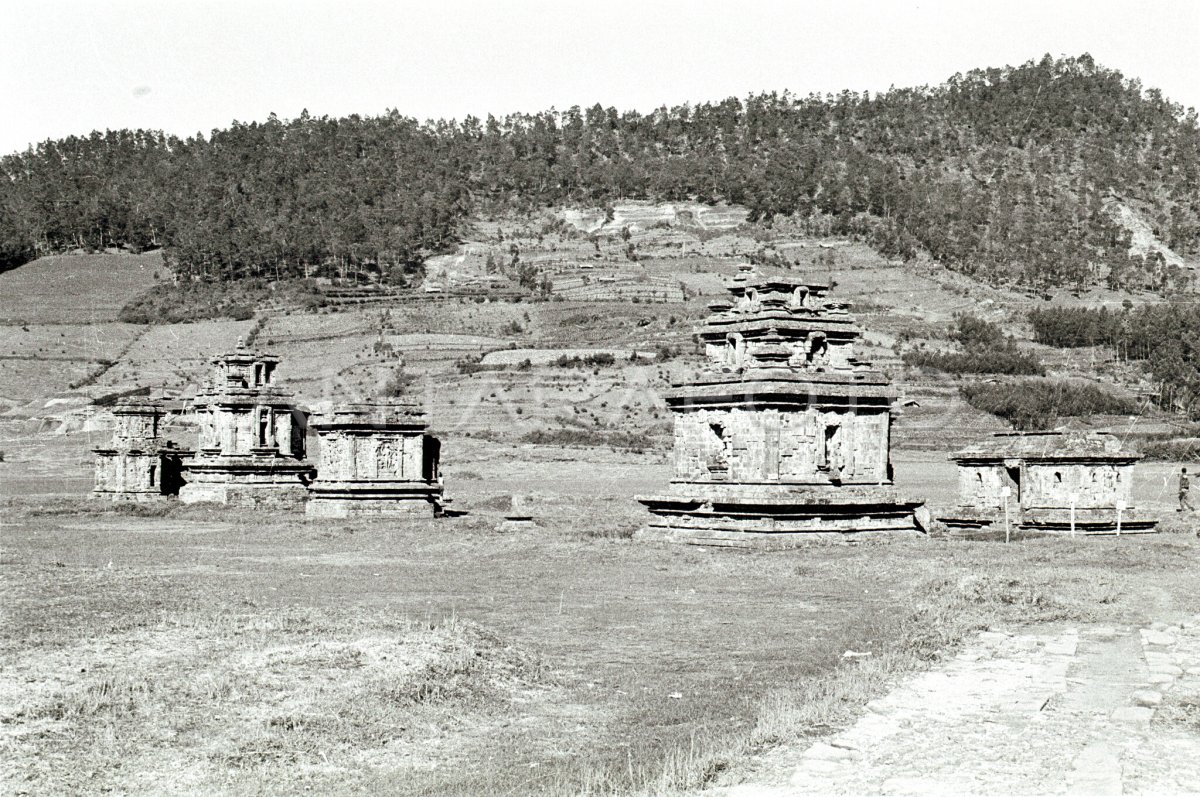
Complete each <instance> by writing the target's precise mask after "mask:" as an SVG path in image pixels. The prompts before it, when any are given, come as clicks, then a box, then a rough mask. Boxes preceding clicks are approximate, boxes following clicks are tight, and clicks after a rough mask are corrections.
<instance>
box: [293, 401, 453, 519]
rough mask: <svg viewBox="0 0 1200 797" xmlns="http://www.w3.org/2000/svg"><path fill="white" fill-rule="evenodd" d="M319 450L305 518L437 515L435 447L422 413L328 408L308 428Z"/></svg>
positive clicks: (379, 406)
mask: <svg viewBox="0 0 1200 797" xmlns="http://www.w3.org/2000/svg"><path fill="white" fill-rule="evenodd" d="M312 428H313V429H315V430H316V432H317V439H318V445H319V447H320V459H319V467H318V470H317V474H318V476H317V479H316V480H315V481H314V482H312V484H310V485H309V491H310V497H309V501H308V508H307V511H308V514H309V515H312V516H315V517H348V516H350V515H414V514H416V515H421V514H424V515H428V514H433V515H440V514H441V512H442V483H441V476H440V474H439V473H438V459H439V456H440V453H441V444H440V443H439V441H438V439H437V438H436V437H431V436H430V435H428V434H426V428H427V427H426V423H425V414H424V413H423V412H422V411H421V410H420V408H418V407H416V406H415V405H412V404H403V403H399V402H395V401H387V402H373V403H360V404H347V405H343V406H339V407H334V408H333V410H332V411H331V412H330V413H329V414H328V415H326V416H324V417H322V418H320V419H319V420H318V421H316V422H314V423H313V424H312Z"/></svg>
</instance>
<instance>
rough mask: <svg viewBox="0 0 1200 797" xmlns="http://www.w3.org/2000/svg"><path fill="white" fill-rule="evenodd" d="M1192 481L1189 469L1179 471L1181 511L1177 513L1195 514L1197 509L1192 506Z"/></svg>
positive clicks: (1178, 510)
mask: <svg viewBox="0 0 1200 797" xmlns="http://www.w3.org/2000/svg"><path fill="white" fill-rule="evenodd" d="M1191 490H1192V480H1191V479H1189V478H1188V474H1187V468H1180V469H1179V509H1177V510H1176V511H1177V512H1185V511H1186V512H1195V511H1196V507H1194V506H1192V496H1191V495H1190V493H1191Z"/></svg>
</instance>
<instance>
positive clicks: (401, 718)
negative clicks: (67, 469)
mask: <svg viewBox="0 0 1200 797" xmlns="http://www.w3.org/2000/svg"><path fill="white" fill-rule="evenodd" d="M459 448H460V449H461V453H462V458H461V459H458V461H457V463H456V464H455V465H453V466H451V467H450V469H449V471H448V474H447V481H448V485H449V487H450V491H451V493H452V495H453V496H454V497H455V499H456V500H455V502H454V504H453V505H452V506H453V507H454V508H456V509H457V510H459V511H461V512H464V513H465V514H463V515H461V516H458V517H452V518H446V519H441V520H436V521H435V520H432V519H431V520H427V521H406V522H366V521H323V522H318V523H314V522H309V521H306V520H305V519H304V517H303V516H301V515H286V514H283V515H275V516H270V517H267V518H255V517H246V516H240V515H239V514H238V513H237V512H223V511H218V510H211V509H202V508H195V507H190V508H185V507H176V508H173V509H170V510H167V511H165V512H161V513H160V512H156V511H153V510H151V511H150V512H149V513H148V512H147V511H146V510H140V511H137V510H135V511H133V512H130V511H111V510H109V511H102V510H100V509H97V507H96V506H94V505H91V504H89V503H87V502H84V501H72V500H70V499H65V498H51V497H47V498H42V499H33V498H20V499H7V501H8V503H6V504H5V505H4V506H3V507H2V510H0V511H3V517H4V524H3V526H2V527H0V534H2V544H3V559H2V560H0V576H2V577H0V599H2V600H3V605H4V606H5V607H6V610H5V611H6V618H5V623H4V624H3V637H2V648H0V665H2V666H3V671H4V673H5V678H4V679H3V683H2V686H0V689H2V690H3V691H2V692H0V705H3V706H5V708H4V709H3V711H4V716H3V717H2V718H0V728H3V735H2V736H0V739H2V742H0V743H2V744H3V748H4V749H3V750H0V758H3V760H4V761H5V762H6V764H5V765H4V766H5V767H6V769H5V771H4V780H5V783H6V786H5V790H6V792H7V793H14V794H17V793H30V794H48V793H62V792H72V791H74V792H83V793H98V792H101V791H105V790H112V791H117V792H134V793H154V794H161V793H180V794H183V793H186V794H196V793H199V794H226V793H237V794H262V793H267V794H287V793H293V792H296V791H301V790H304V789H310V790H312V791H315V792H324V793H331V792H336V793H368V794H413V795H442V794H462V795H468V794H471V795H476V794H482V795H492V794H495V795H500V794H580V793H583V794H626V793H661V794H671V793H676V792H678V791H680V790H685V789H688V788H695V787H697V786H699V785H702V784H703V783H706V782H709V781H711V780H712V779H713V778H716V777H718V776H721V777H724V778H733V779H736V772H737V769H738V767H739V766H741V762H742V761H744V759H745V756H746V755H747V754H749V753H751V752H753V751H755V750H757V749H762V748H764V747H767V746H770V745H773V744H776V743H779V742H781V741H785V740H788V739H794V738H798V737H804V736H815V735H821V734H823V733H826V732H828V731H829V730H830V729H832V728H835V727H837V726H839V725H840V724H843V723H845V722H847V721H849V719H850V718H851V717H853V716H854V714H855V712H856V711H858V710H859V709H860V708H861V706H862V704H863V703H864V702H865V701H866V700H867V699H869V698H870V697H872V696H874V695H877V694H879V693H881V692H882V691H883V690H885V689H886V688H887V687H888V686H889V685H890V684H892V683H894V682H895V680H896V679H897V678H898V677H900V676H902V675H903V674H904V673H906V672H909V671H911V670H913V669H914V668H919V667H923V666H925V665H926V664H927V663H928V662H929V661H931V660H933V659H935V658H936V657H937V656H939V655H941V654H942V653H944V652H946V651H947V650H950V649H952V648H953V646H954V645H955V644H957V642H958V641H959V640H960V639H962V638H963V636H964V635H965V634H967V633H969V632H970V631H971V630H972V629H975V628H981V627H987V626H991V625H996V624H1002V625H1014V624H1023V623H1037V622H1080V621H1087V620H1105V621H1113V622H1134V621H1144V620H1149V619H1160V618H1162V617H1166V616H1170V615H1172V614H1173V613H1175V612H1195V611H1197V610H1200V598H1198V597H1197V595H1196V592H1195V589H1194V584H1195V580H1196V577H1197V575H1200V567H1198V566H1197V556H1198V555H1200V544H1198V541H1197V540H1196V538H1195V536H1194V535H1193V534H1192V533H1190V532H1191V529H1190V528H1184V527H1182V526H1178V525H1176V526H1173V527H1172V528H1171V530H1169V531H1168V532H1167V533H1164V534H1162V535H1159V536H1157V537H1155V538H1145V537H1142V538H1137V539H1132V540H1130V539H1124V540H1115V539H1089V540H1087V541H1085V542H1082V543H1079V544H1075V543H1072V542H1071V541H1070V540H1022V541H1018V542H1014V543H1013V544H1011V545H1008V546H1005V545H1003V544H994V543H974V544H972V543H963V542H946V541H938V540H923V541H916V542H898V543H894V544H871V545H866V544H863V545H852V546H819V547H813V548H808V549H803V550H798V551H793V552H789V553H773V554H768V553H744V552H742V553H738V552H710V551H706V550H700V549H692V548H682V547H669V546H668V547H658V546H651V545H644V544H638V543H633V542H631V541H630V540H629V539H628V535H629V534H630V533H631V532H632V530H633V529H635V528H636V527H637V526H638V524H639V523H640V522H641V521H642V518H643V516H642V513H641V509H640V507H639V506H638V505H637V504H636V503H635V502H633V501H632V500H631V499H630V498H629V496H630V495H631V494H632V493H635V492H640V491H643V490H645V489H647V488H653V487H654V486H655V485H656V484H658V483H660V482H659V480H660V479H662V478H663V477H664V475H665V473H664V471H663V467H664V466H663V462H662V460H661V457H658V456H657V455H649V454H648V455H641V456H634V455H626V454H617V453H608V452H598V451H591V452H588V453H586V454H585V453H582V452H580V451H578V450H555V449H552V448H547V447H528V448H523V449H519V450H518V452H517V456H519V457H520V458H521V460H522V467H521V468H519V469H514V468H512V455H511V453H508V452H506V449H505V448H504V447H502V446H490V445H488V444H484V443H480V442H467V441H464V442H463V443H462V444H461V445H460V446H459ZM456 459H457V458H456ZM513 493H520V494H523V495H526V496H528V500H529V505H530V506H531V511H533V513H534V514H535V516H536V517H537V519H538V526H537V527H536V528H534V529H529V530H523V531H517V532H500V531H497V530H496V529H497V527H498V525H499V522H500V519H501V513H502V507H505V506H507V504H506V501H505V500H504V499H506V498H507V496H508V495H511V494H513ZM847 650H854V651H858V652H867V653H871V654H872V655H871V656H869V657H865V658H860V659H843V658H842V654H843V653H845V652H846V651H847Z"/></svg>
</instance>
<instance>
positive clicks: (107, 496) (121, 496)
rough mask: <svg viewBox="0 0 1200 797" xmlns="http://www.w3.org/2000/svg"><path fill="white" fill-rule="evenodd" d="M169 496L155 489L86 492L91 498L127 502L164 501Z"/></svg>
mask: <svg viewBox="0 0 1200 797" xmlns="http://www.w3.org/2000/svg"><path fill="white" fill-rule="evenodd" d="M169 497H170V496H166V495H163V494H162V493H161V492H159V491H157V490H155V491H154V492H132V491H122V492H118V491H116V490H92V491H91V492H90V493H88V498H91V499H94V500H100V501H114V502H121V501H127V502H133V503H144V502H149V501H165V500H167V498H169Z"/></svg>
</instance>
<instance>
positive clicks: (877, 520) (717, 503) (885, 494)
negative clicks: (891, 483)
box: [634, 485, 929, 548]
mask: <svg viewBox="0 0 1200 797" xmlns="http://www.w3.org/2000/svg"><path fill="white" fill-rule="evenodd" d="M681 492H686V491H681ZM637 500H638V501H640V502H641V503H642V504H644V505H645V506H646V508H647V509H649V510H650V513H651V519H650V521H649V522H648V523H647V524H646V525H645V526H644V527H643V528H641V529H639V530H638V531H637V532H636V533H635V534H634V539H638V540H647V541H656V540H657V541H661V542H675V543H684V544H689V545H713V546H720V547H741V548H794V547H797V546H800V545H805V544H808V543H813V542H820V541H844V540H847V539H869V538H871V537H873V536H888V537H894V536H896V535H897V534H899V535H902V536H905V535H912V536H916V535H919V534H923V533H924V532H925V531H926V530H927V528H928V522H929V520H928V512H927V510H926V509H925V508H924V506H923V503H922V502H921V501H920V500H918V499H915V498H910V497H907V496H904V495H902V494H901V493H900V492H899V491H897V490H895V489H894V488H891V487H877V486H832V485H831V486H817V485H767V486H760V487H757V488H756V487H754V486H748V487H747V488H744V489H743V488H741V486H739V487H736V488H735V487H731V488H730V489H728V490H727V491H724V492H719V491H718V492H715V494H714V495H712V496H703V495H695V496H693V495H687V494H682V495H649V496H639V497H638V499H637Z"/></svg>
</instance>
